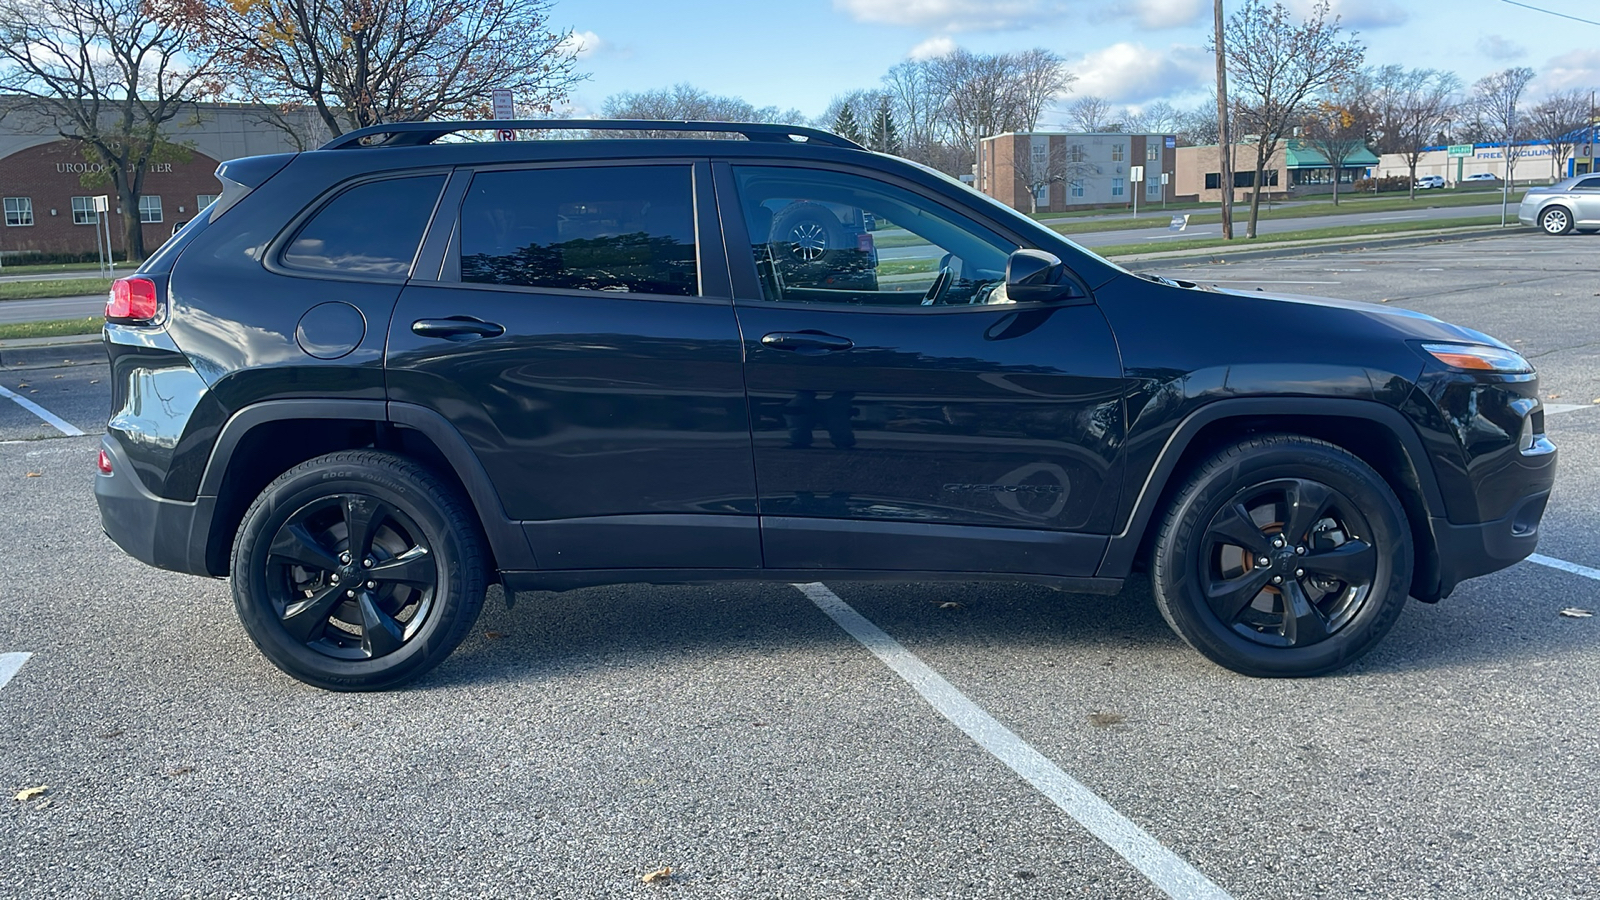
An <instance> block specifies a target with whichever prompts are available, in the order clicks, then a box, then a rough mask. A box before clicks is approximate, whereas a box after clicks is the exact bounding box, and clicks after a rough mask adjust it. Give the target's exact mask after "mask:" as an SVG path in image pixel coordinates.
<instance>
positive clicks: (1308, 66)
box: [1224, 0, 1366, 238]
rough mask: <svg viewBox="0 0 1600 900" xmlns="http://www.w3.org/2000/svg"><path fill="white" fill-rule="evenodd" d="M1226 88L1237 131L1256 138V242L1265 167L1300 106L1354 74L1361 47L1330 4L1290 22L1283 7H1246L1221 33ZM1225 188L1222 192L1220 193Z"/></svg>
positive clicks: (1259, 0)
mask: <svg viewBox="0 0 1600 900" xmlns="http://www.w3.org/2000/svg"><path fill="white" fill-rule="evenodd" d="M1224 40H1225V53H1226V56H1227V61H1228V82H1229V86H1230V89H1231V90H1232V91H1233V92H1234V99H1233V109H1234V116H1235V118H1236V119H1237V121H1238V127H1239V128H1240V130H1242V131H1244V132H1246V133H1249V134H1254V135H1255V136H1256V144H1255V150H1256V152H1255V158H1256V159H1255V181H1254V188H1253V189H1252V190H1251V192H1250V221H1249V225H1248V227H1247V229H1246V232H1245V236H1246V237H1251V238H1253V237H1255V236H1256V220H1257V218H1258V217H1259V215H1260V212H1261V188H1262V181H1263V176H1264V174H1265V172H1266V169H1267V162H1268V161H1269V160H1270V159H1271V158H1272V156H1273V154H1274V153H1276V152H1277V151H1278V147H1279V146H1280V145H1281V144H1282V142H1283V139H1284V138H1285V137H1286V136H1287V135H1288V134H1289V132H1290V129H1291V128H1293V127H1294V125H1295V124H1296V123H1297V122H1298V121H1299V119H1300V117H1301V115H1302V114H1303V112H1304V108H1305V104H1306V103H1307V101H1308V100H1309V99H1310V98H1311V97H1312V96H1313V95H1315V94H1316V93H1317V92H1319V91H1321V90H1323V89H1324V88H1326V87H1327V86H1328V85H1329V84H1331V83H1333V82H1334V81H1336V80H1338V79H1341V78H1346V77H1349V76H1350V75H1352V74H1353V73H1355V72H1356V71H1357V70H1358V69H1359V68H1360V67H1361V62H1362V59H1363V58H1364V57H1365V55H1366V48H1365V47H1363V46H1362V44H1361V43H1360V41H1358V40H1356V39H1355V37H1354V36H1349V37H1346V36H1345V35H1344V33H1343V29H1342V28H1341V27H1340V25H1339V17H1338V16H1330V14H1329V7H1328V0H1318V2H1317V3H1316V5H1315V6H1313V7H1312V9H1311V12H1310V14H1309V15H1308V16H1307V17H1306V19H1305V20H1304V21H1300V22H1296V21H1295V20H1294V19H1293V17H1292V14H1291V13H1290V12H1289V10H1288V9H1287V8H1285V7H1284V6H1283V4H1282V3H1274V4H1273V5H1272V6H1270V7H1269V6H1267V5H1265V3H1264V0H1245V3H1244V5H1243V6H1241V7H1239V9H1238V10H1236V11H1235V12H1234V14H1233V15H1232V16H1230V17H1229V18H1228V20H1227V23H1226V25H1225V27H1224ZM1224 189H1226V186H1225V188H1224Z"/></svg>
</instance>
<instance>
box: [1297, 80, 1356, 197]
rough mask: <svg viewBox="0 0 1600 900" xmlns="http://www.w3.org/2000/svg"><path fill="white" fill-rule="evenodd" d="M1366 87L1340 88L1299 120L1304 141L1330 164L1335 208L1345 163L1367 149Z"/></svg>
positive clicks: (1351, 85) (1309, 107) (1309, 108)
mask: <svg viewBox="0 0 1600 900" xmlns="http://www.w3.org/2000/svg"><path fill="white" fill-rule="evenodd" d="M1368 96H1369V94H1368V92H1367V89H1366V85H1365V84H1363V83H1359V82H1357V83H1351V84H1347V85H1342V86H1339V87H1337V88H1335V89H1332V90H1330V91H1329V92H1328V94H1327V96H1325V97H1323V98H1321V99H1319V100H1317V101H1315V102H1314V103H1311V104H1309V105H1308V107H1307V109H1306V112H1305V115H1304V116H1302V117H1301V120H1300V135H1301V140H1302V142H1303V143H1304V144H1305V145H1306V146H1309V147H1310V148H1311V149H1313V150H1316V151H1317V152H1318V153H1321V154H1322V156H1323V158H1324V159H1326V160H1327V161H1328V170H1329V174H1330V175H1331V176H1332V182H1333V205H1334V206H1338V205H1339V178H1340V175H1341V173H1342V172H1343V170H1344V164H1345V162H1346V161H1348V160H1349V159H1350V157H1352V156H1354V155H1355V154H1356V153H1357V152H1358V151H1360V150H1365V149H1366V146H1367V132H1368V127H1369V126H1368V123H1369V119H1370V116H1369V111H1368V110H1367V108H1366V106H1365V104H1364V102H1363V101H1364V100H1365V99H1366V98H1367V97H1368Z"/></svg>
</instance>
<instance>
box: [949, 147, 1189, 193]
mask: <svg viewBox="0 0 1600 900" xmlns="http://www.w3.org/2000/svg"><path fill="white" fill-rule="evenodd" d="M1176 143H1177V142H1176V140H1175V139H1173V138H1172V137H1171V136H1168V135H1160V134H1100V133H1093V134H1073V133H1067V132H1044V131H1036V132H1026V133H1006V134H999V135H995V136H994V137H987V138H984V139H983V140H980V141H979V142H978V166H977V183H976V185H975V186H976V187H977V189H978V190H980V191H982V192H983V193H985V194H988V195H989V196H991V197H993V198H995V199H996V200H999V201H1000V202H1001V203H1004V204H1006V205H1008V206H1010V207H1012V208H1013V209H1018V210H1021V211H1022V212H1060V211H1063V210H1069V209H1083V208H1091V207H1101V206H1131V205H1132V204H1133V201H1134V192H1135V191H1138V192H1139V198H1138V199H1139V203H1140V204H1141V205H1143V204H1146V203H1160V202H1161V201H1162V199H1163V190H1164V189H1165V190H1166V197H1167V199H1170V198H1171V189H1170V187H1167V186H1164V185H1163V184H1162V175H1163V174H1164V173H1165V174H1168V175H1169V176H1170V174H1171V172H1172V165H1173V152H1174V150H1173V149H1172V148H1173V147H1175V146H1176ZM1135 169H1141V170H1142V171H1135ZM1139 175H1142V177H1143V180H1142V181H1134V180H1133V179H1134V177H1135V176H1139Z"/></svg>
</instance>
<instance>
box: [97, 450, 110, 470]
mask: <svg viewBox="0 0 1600 900" xmlns="http://www.w3.org/2000/svg"><path fill="white" fill-rule="evenodd" d="M95 464H96V465H98V466H99V467H100V472H101V473H102V474H105V475H110V474H111V454H109V453H107V452H106V451H104V450H101V451H100V458H99V459H97V460H95Z"/></svg>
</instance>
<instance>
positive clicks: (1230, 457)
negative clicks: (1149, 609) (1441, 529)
mask: <svg viewBox="0 0 1600 900" xmlns="http://www.w3.org/2000/svg"><path fill="white" fill-rule="evenodd" d="M1411 567H1412V552H1411V547H1410V533H1409V529H1408V526H1407V524H1406V515H1405V510H1404V508H1403V507H1402V506H1401V505H1400V501H1399V500H1398V499H1397V498H1396V497H1395V495H1394V491H1392V490H1391V489H1390V488H1389V485H1388V484H1387V483H1386V482H1385V481H1384V480H1383V478H1382V477H1381V476H1380V475H1378V473H1376V472H1374V471H1373V470H1372V468H1371V467H1370V466H1368V465H1366V464H1365V463H1364V462H1362V461H1361V460H1360V459H1358V458H1356V457H1355V456H1353V455H1352V454H1350V453H1349V452H1347V451H1345V450H1343V449H1341V448H1339V447H1336V446H1334V445H1332V444H1329V443H1326V442H1323V441H1319V440H1314V439H1312V438H1306V437H1299V436H1295V435H1266V436H1261V437H1255V438H1251V439H1249V440H1246V441H1242V442H1240V443H1238V444H1235V445H1233V446H1231V447H1228V448H1227V449H1225V450H1223V451H1221V452H1220V453H1217V454H1216V455H1214V456H1212V457H1211V458H1210V459H1209V460H1207V461H1206V462H1205V463H1204V464H1202V465H1201V466H1200V467H1199V468H1198V469H1197V470H1196V471H1195V472H1194V474H1193V475H1192V476H1190V477H1189V479H1188V480H1187V481H1186V482H1185V483H1184V485H1183V487H1182V488H1181V489H1180V490H1179V492H1178V495H1177V497H1176V498H1175V499H1174V500H1173V503H1172V505H1171V507H1170V508H1169V510H1168V511H1167V515H1166V517H1165V519H1164V521H1163V522H1162V525H1161V528H1160V531H1159V533H1158V536H1157V540H1156V548H1155V559H1154V565H1153V567H1152V583H1153V587H1154V593H1155V598H1156V604H1157V606H1158V607H1159V608H1160V610H1161V614H1162V616H1163V617H1165V618H1166V620H1167V623H1168V624H1169V625H1171V626H1172V629H1173V630H1174V631H1176V632H1177V633H1178V635H1179V636H1180V637H1182V638H1183V639H1184V640H1185V641H1187V642H1188V643H1189V644H1190V645H1191V646H1193V647H1194V648H1195V649H1196V650H1199V651H1200V652H1201V653H1203V654H1205V655H1206V656H1207V657H1209V658H1210V659H1211V660H1213V661H1214V662H1216V663H1218V664H1220V665H1223V666H1226V667H1227V668H1229V669H1233V670H1234V671H1236V672H1241V673H1244V674H1246V675H1257V676H1267V677H1295V676H1308V675H1319V674H1323V673H1325V672H1330V671H1333V670H1335V669H1338V668H1341V667H1343V666H1345V665H1348V664H1349V663H1351V662H1353V661H1354V660H1355V659H1357V658H1358V657H1360V656H1361V655H1362V654H1364V653H1366V652H1367V651H1368V650H1370V649H1372V647H1373V646H1374V645H1376V644H1377V643H1378V641H1379V640H1380V639H1382V637H1383V636H1384V634H1386V633H1387V632H1388V631H1389V628H1390V627H1391V626H1393V625H1394V622H1395V620H1396V618H1398V616H1399V615H1400V611H1401V609H1402V608H1403V607H1404V605H1405V600H1406V596H1407V594H1408V593H1409V589H1410V584H1411Z"/></svg>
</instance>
